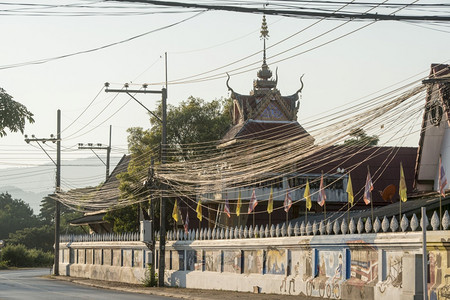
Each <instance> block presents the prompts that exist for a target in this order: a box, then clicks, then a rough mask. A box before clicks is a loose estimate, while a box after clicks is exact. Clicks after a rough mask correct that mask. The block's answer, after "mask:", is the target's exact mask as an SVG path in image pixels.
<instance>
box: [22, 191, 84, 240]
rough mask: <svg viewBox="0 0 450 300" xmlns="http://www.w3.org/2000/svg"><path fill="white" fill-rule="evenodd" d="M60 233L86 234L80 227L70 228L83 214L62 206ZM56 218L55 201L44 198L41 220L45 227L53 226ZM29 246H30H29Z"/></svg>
mask: <svg viewBox="0 0 450 300" xmlns="http://www.w3.org/2000/svg"><path fill="white" fill-rule="evenodd" d="M60 212H61V215H60V231H61V233H64V234H81V233H84V231H83V229H82V228H81V227H80V226H76V227H74V226H70V224H69V223H70V221H71V220H73V219H76V218H79V217H82V216H83V213H82V212H78V211H74V210H73V209H71V208H69V207H67V206H65V205H60ZM54 218H55V200H54V199H52V198H50V197H48V196H47V197H44V198H43V199H42V201H41V210H40V213H39V219H40V220H41V221H42V223H43V224H44V225H53V224H54V223H55V222H54ZM27 246H28V245H27Z"/></svg>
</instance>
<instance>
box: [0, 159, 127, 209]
mask: <svg viewBox="0 0 450 300" xmlns="http://www.w3.org/2000/svg"><path fill="white" fill-rule="evenodd" d="M120 159H121V156H120V157H117V156H115V157H111V167H110V172H112V170H113V169H114V168H115V166H116V165H117V163H118V162H119V160H120ZM61 165H62V167H61V186H62V189H63V190H69V189H74V188H81V187H87V186H96V185H98V184H100V183H102V182H104V180H105V172H106V170H105V166H104V165H103V164H102V163H101V162H100V161H99V160H98V158H96V157H88V158H82V159H77V160H70V161H64V160H63V161H62V162H61ZM55 173H56V169H55V166H54V165H53V164H45V165H41V166H36V167H26V168H23V167H22V168H5V169H0V192H8V193H9V194H11V196H12V197H13V198H15V199H22V200H24V201H25V202H26V203H28V204H29V205H30V207H31V208H32V209H33V211H34V213H35V214H39V210H40V207H39V205H40V203H41V200H42V198H43V197H45V196H46V195H48V194H50V193H53V192H54V190H55Z"/></svg>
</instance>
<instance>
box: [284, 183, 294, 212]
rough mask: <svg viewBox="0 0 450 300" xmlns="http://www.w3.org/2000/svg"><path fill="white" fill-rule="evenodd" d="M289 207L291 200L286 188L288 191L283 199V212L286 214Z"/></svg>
mask: <svg viewBox="0 0 450 300" xmlns="http://www.w3.org/2000/svg"><path fill="white" fill-rule="evenodd" d="M291 206H292V198H291V193H290V192H289V187H288V189H287V190H286V197H284V211H285V212H288V211H289V209H290V208H291Z"/></svg>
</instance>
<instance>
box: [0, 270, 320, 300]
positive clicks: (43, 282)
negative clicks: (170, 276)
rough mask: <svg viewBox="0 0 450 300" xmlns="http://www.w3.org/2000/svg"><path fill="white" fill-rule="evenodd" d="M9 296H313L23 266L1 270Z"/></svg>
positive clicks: (245, 299) (1, 285) (2, 291)
mask: <svg viewBox="0 0 450 300" xmlns="http://www.w3.org/2000/svg"><path fill="white" fill-rule="evenodd" d="M9 299H20V300H22V299H37V300H41V299H42V300H52V299H100V300H114V299H127V300H128V299H130V300H135V299H136V300H138V299H147V300H170V299H192V300H211V299H227V300H256V299H257V300H275V299H283V300H284V299H286V300H289V299H296V300H306V299H312V298H311V297H306V296H302V295H296V296H288V295H270V294H253V293H242V292H230V291H216V290H197V289H184V288H170V287H166V288H148V287H144V286H143V285H134V284H125V283H119V282H109V281H100V280H92V279H85V278H74V277H66V276H51V275H50V270H49V269H21V270H4V271H0V300H9Z"/></svg>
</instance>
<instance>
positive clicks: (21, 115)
mask: <svg viewBox="0 0 450 300" xmlns="http://www.w3.org/2000/svg"><path fill="white" fill-rule="evenodd" d="M26 121H28V122H30V123H34V119H33V114H32V113H31V112H30V111H28V110H27V108H26V107H25V106H24V105H23V104H20V103H19V102H16V101H14V100H13V97H12V96H10V95H9V94H7V93H6V91H5V90H4V89H2V88H0V137H3V136H5V135H6V129H9V131H11V132H17V131H20V132H21V133H23V130H24V128H25V122H26Z"/></svg>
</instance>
